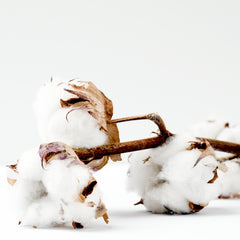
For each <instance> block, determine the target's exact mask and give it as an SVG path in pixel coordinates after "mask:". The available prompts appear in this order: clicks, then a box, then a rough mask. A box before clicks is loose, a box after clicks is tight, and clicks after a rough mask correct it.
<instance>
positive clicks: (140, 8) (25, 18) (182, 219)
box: [0, 0, 240, 239]
mask: <svg viewBox="0 0 240 240" xmlns="http://www.w3.org/2000/svg"><path fill="white" fill-rule="evenodd" d="M239 12H240V2H239V1H238V0H228V1H226V0H222V1H221V0H218V1H217V0H203V1H191V0H183V1H177V0H175V1H174V0H170V1H158V0H152V1H149V0H146V1H142V0H122V1H112V0H101V1H98V0H91V1H81V0H68V1H59V0H52V1H49V0H42V1H32V0H22V1H18V0H13V1H4V0H0V29H1V39H0V53H1V54H0V79H1V80H0V81H1V88H0V107H1V112H2V113H1V120H0V121H1V124H0V132H1V149H2V150H1V160H0V162H1V164H2V165H4V164H7V163H13V162H15V161H16V159H17V158H18V157H19V155H20V153H21V152H23V151H24V150H26V149H28V148H30V147H31V146H34V145H36V144H39V137H38V135H37V130H36V124H35V119H34V116H33V112H32V102H33V101H32V100H33V98H34V97H35V94H36V91H37V89H38V87H39V86H40V84H42V83H44V82H45V81H47V80H48V79H50V77H51V76H53V77H58V76H60V77H61V78H62V79H71V78H74V77H80V78H81V79H82V80H91V81H93V82H94V83H95V84H96V85H97V86H98V87H99V88H100V89H101V90H102V91H103V92H104V93H106V95H107V96H108V97H109V98H111V99H112V100H113V103H114V106H115V109H114V112H115V114H114V115H115V117H120V116H129V115H135V114H142V113H148V112H156V111H157V112H159V113H160V114H161V115H162V116H163V118H164V120H165V121H166V124H167V126H168V128H169V129H170V130H172V131H175V130H177V129H180V128H181V127H186V126H187V125H189V124H191V123H194V122H196V121H198V120H199V119H205V118H206V117H207V116H208V115H212V114H218V115H223V116H224V117H227V119H230V120H231V119H233V120H234V121H235V122H240V120H239V119H240V114H239V111H238V103H239V101H240V95H239V87H240V81H239V79H240V71H239V64H240V58H239V56H240V45H239V42H240V32H239V23H240V15H239ZM135 125H136V126H134V124H123V125H120V131H121V135H122V139H129V138H135V137H136V138H137V137H139V135H141V136H142V135H145V133H147V134H148V133H149V132H151V131H152V129H151V126H150V127H149V128H148V127H147V129H146V130H144V129H142V128H143V127H142V126H145V125H144V124H143V125H142V123H139V124H135ZM140 129H141V130H140ZM125 161H126V158H125ZM123 168H124V167H123ZM104 171H110V169H109V168H108V167H107V168H106V170H104ZM104 171H102V172H101V174H103V176H102V177H101V179H100V178H99V179H98V181H99V182H100V181H103V184H102V185H103V187H102V188H103V189H104V193H105V194H106V200H107V201H108V202H109V204H108V208H109V211H110V218H111V222H110V224H109V226H105V225H104V224H100V226H97V227H96V226H94V227H92V228H90V229H84V230H83V231H73V230H68V229H67V230H66V229H51V230H49V229H41V230H39V229H31V228H30V229H28V228H21V227H18V226H17V225H16V222H14V221H11V218H10V217H8V216H7V215H8V212H7V208H5V207H1V214H0V221H1V234H2V236H5V239H7V238H11V237H12V238H13V237H24V238H25V239H32V238H33V237H34V238H36V239H42V238H46V237H49V238H53V237H56V238H58V239H61V238H62V239H66V238H69V239H74V238H76V239H77V238H78V239H79V238H80V237H84V238H86V239H90V238H95V239H97V238H98V237H99V239H103V238H110V237H111V238H113V237H114V239H115V238H119V239H122V238H123V237H126V238H127V237H128V236H129V235H132V236H133V235H136V238H140V237H141V236H148V237H149V236H153V235H152V234H153V233H155V235H158V236H159V237H158V238H163V239H170V238H172V239H174V238H178V237H179V236H181V237H182V238H185V239H192V238H193V237H194V238H199V239H200V238H203V236H208V237H209V238H210V235H211V237H212V238H213V237H215V238H217V237H223V238H224V237H225V238H226V237H229V235H230V234H235V235H237V234H238V232H237V231H238V225H239V219H240V212H239V207H240V203H239V201H216V202H214V203H213V204H211V205H210V206H209V207H208V208H206V209H205V210H204V211H202V212H201V213H199V214H196V215H189V216H188V215H187V216H165V215H151V214H150V213H147V212H146V211H145V210H144V209H143V208H142V207H141V206H138V207H133V206H132V202H134V201H136V200H138V199H136V197H133V198H134V199H132V198H131V197H129V196H128V195H127V196H125V195H124V194H125V193H124V191H123V190H122V189H123V188H124V184H123V183H122V178H123V175H124V173H123V172H125V171H123V172H121V171H120V170H119V171H118V170H116V169H115V175H113V174H112V175H111V173H107V174H106V178H105V175H104V173H105V172H104ZM99 174H100V173H99ZM99 177H100V176H99ZM110 178H111V181H108V179H110ZM115 181H116V183H115ZM114 183H115V184H114ZM0 186H1V184H0ZM116 186H117V187H116ZM118 189H121V191H120V192H118ZM2 195H5V194H4V192H2ZM128 197H129V198H128ZM1 199H2V198H1ZM131 200H132V201H131ZM1 201H2V200H1ZM8 207H9V204H8Z"/></svg>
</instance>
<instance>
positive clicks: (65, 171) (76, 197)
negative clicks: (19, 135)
mask: <svg viewBox="0 0 240 240" xmlns="http://www.w3.org/2000/svg"><path fill="white" fill-rule="evenodd" d="M57 144H58V145H57ZM51 146H53V147H52V149H53V148H54V147H56V146H57V147H58V146H59V149H60V147H61V145H60V143H56V144H55V145H51ZM65 146H66V145H63V147H65ZM46 150H48V148H46V149H45V151H46ZM50 150H51V149H50V147H49V151H50ZM62 150H63V151H62V152H63V153H65V151H66V152H67V151H68V148H66V150H65V151H64V149H62ZM44 153H46V155H45V156H48V155H47V152H44ZM50 153H51V154H52V153H53V152H50ZM57 154H59V152H56V154H55V155H54V154H53V157H52V158H50V160H49V159H48V162H45V164H43V167H42V166H41V160H42V159H41V158H40V156H39V154H38V150H36V148H35V149H33V150H30V151H28V152H26V153H24V154H23V155H22V157H21V158H20V159H19V161H18V164H17V167H16V169H14V170H12V172H14V174H12V173H11V174H9V175H8V178H13V176H15V180H16V181H15V182H14V183H13V184H11V185H12V190H13V192H14V193H13V194H14V199H16V200H17V201H16V204H17V209H18V213H17V214H18V216H19V219H20V223H21V225H32V226H36V227H46V226H56V225H62V224H64V225H68V226H69V225H71V224H73V223H74V222H75V223H79V224H81V225H82V226H85V225H86V224H88V223H89V222H90V221H92V220H93V219H95V218H98V217H104V220H105V221H106V222H107V215H106V211H107V210H106V208H105V206H104V204H103V203H102V200H101V192H100V190H99V188H98V185H97V182H96V180H95V179H94V178H93V176H92V173H91V171H90V170H89V168H87V167H86V166H85V165H84V164H83V163H82V162H80V160H79V159H78V158H77V156H76V155H75V154H74V153H71V152H67V154H68V155H66V158H61V156H65V155H61V154H60V155H59V156H58V155H57ZM58 157H59V158H58ZM31 170H32V172H31ZM9 172H11V169H10V170H9ZM16 176H17V177H16ZM11 183H12V182H11ZM73 226H74V224H73Z"/></svg>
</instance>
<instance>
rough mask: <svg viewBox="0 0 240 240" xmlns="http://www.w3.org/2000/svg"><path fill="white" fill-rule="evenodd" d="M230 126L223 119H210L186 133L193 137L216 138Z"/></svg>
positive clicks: (195, 125) (192, 127)
mask: <svg viewBox="0 0 240 240" xmlns="http://www.w3.org/2000/svg"><path fill="white" fill-rule="evenodd" d="M228 125H229V124H228V122H227V121H225V120H223V119H209V120H205V121H200V122H198V123H196V124H194V125H192V126H190V127H189V128H188V129H186V130H185V131H184V132H185V133H187V134H190V135H191V136H193V137H203V138H216V137H217V136H218V135H219V134H220V132H221V131H223V130H224V129H225V128H227V127H228Z"/></svg>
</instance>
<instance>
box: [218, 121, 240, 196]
mask: <svg viewBox="0 0 240 240" xmlns="http://www.w3.org/2000/svg"><path fill="white" fill-rule="evenodd" d="M216 139H217V140H222V141H228V142H234V143H239V144H240V126H239V125H235V126H229V127H228V128H225V129H223V130H222V131H221V132H220V133H219V134H218V136H217V137H216ZM231 155H232V154H229V153H224V152H219V151H218V152H216V156H217V158H218V159H220V160H221V159H223V158H226V159H227V158H228V156H230V157H231ZM223 164H224V165H225V168H226V171H225V172H221V171H219V178H218V180H217V181H218V182H219V184H220V186H221V194H220V195H221V197H226V198H227V197H230V198H231V197H234V196H239V194H240V160H239V159H238V158H237V157H236V158H235V159H232V160H227V161H224V163H223Z"/></svg>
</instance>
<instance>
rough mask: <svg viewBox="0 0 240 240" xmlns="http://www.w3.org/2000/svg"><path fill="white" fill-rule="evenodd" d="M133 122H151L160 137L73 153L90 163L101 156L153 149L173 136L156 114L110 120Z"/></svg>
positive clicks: (77, 150) (83, 149) (82, 149)
mask: <svg viewBox="0 0 240 240" xmlns="http://www.w3.org/2000/svg"><path fill="white" fill-rule="evenodd" d="M133 120H151V121H153V122H154V123H155V124H156V125H157V126H158V128H159V130H160V133H161V135H160V134H159V135H158V136H157V137H153V138H147V139H140V140H135V141H130V142H124V143H115V144H106V145H102V146H99V147H94V148H89V149H86V148H77V149H74V151H75V152H76V154H77V155H78V157H79V158H80V159H81V160H82V161H86V162H87V161H91V160H92V159H99V158H102V157H103V156H109V155H113V154H119V153H126V152H133V151H138V150H143V149H148V148H154V147H157V146H159V145H161V144H163V143H164V142H166V140H167V138H168V137H170V136H173V134H172V133H170V132H169V131H168V130H167V129H166V126H165V123H164V121H163V120H162V118H161V117H160V116H159V115H158V114H156V113H151V114H147V115H141V116H135V117H125V118H119V119H114V120H111V123H120V122H126V121H133Z"/></svg>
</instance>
